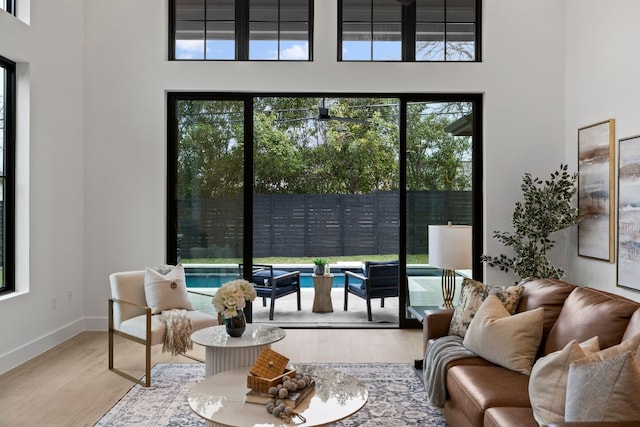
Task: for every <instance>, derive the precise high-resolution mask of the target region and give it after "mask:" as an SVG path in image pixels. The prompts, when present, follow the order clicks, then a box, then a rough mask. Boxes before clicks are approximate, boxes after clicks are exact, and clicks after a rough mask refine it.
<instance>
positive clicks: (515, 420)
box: [484, 407, 538, 427]
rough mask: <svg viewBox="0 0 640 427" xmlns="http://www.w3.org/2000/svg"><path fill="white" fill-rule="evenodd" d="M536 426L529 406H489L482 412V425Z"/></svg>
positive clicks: (498, 426) (495, 426)
mask: <svg viewBox="0 0 640 427" xmlns="http://www.w3.org/2000/svg"><path fill="white" fill-rule="evenodd" d="M513 426H518V427H538V423H537V422H536V421H535V420H534V419H533V411H532V410H531V408H498V407H496V408H489V409H487V411H486V412H485V413H484V427H513Z"/></svg>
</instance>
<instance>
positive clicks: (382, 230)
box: [178, 191, 471, 258]
mask: <svg viewBox="0 0 640 427" xmlns="http://www.w3.org/2000/svg"><path fill="white" fill-rule="evenodd" d="M178 211H179V212H178V221H179V234H180V235H181V236H180V238H179V246H180V254H181V257H182V258H226V257H241V255H242V233H243V209H242V196H241V195H240V196H238V197H235V198H217V199H202V200H198V201H189V202H183V203H182V204H181V205H180V209H179V210H178ZM406 220H407V251H408V253H412V254H420V253H427V252H428V234H427V230H428V226H429V224H446V222H447V221H452V222H453V223H454V224H471V192H470V191H412V192H407V214H406ZM253 223H254V224H253V242H254V243H253V255H254V257H267V256H283V257H318V256H345V255H346V256H348V255H364V254H366V255H371V254H395V253H398V242H399V233H400V200H399V192H397V191H380V192H376V193H373V194H347V195H345V194H255V195H254V209H253Z"/></svg>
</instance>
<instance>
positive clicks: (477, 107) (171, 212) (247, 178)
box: [166, 92, 484, 328]
mask: <svg viewBox="0 0 640 427" xmlns="http://www.w3.org/2000/svg"><path fill="white" fill-rule="evenodd" d="M256 97H362V98H365V97H386V98H397V99H398V100H399V102H400V110H399V112H400V115H399V132H400V134H399V144H400V146H399V153H406V150H407V123H406V120H407V104H408V103H410V102H470V103H472V104H473V122H472V127H473V145H472V193H473V195H472V198H473V201H472V205H473V206H472V211H473V213H472V218H473V248H472V253H473V278H474V279H476V280H482V271H483V270H482V262H481V260H480V259H481V258H480V256H481V254H482V247H483V240H482V236H483V234H484V231H483V214H482V212H483V193H482V190H483V186H482V183H483V179H482V177H483V169H482V164H483V158H482V153H483V150H482V145H483V144H482V117H483V115H482V101H483V97H482V94H426V93H425V94H394V93H342V92H339V93H330V94H327V93H315V92H313V93H262V92H255V93H253V92H252V93H243V94H238V93H226V92H167V185H166V190H167V193H166V195H167V200H166V209H167V211H166V218H167V221H166V262H167V263H172V264H175V263H176V262H177V259H178V254H177V245H178V241H177V204H176V203H175V197H176V191H177V189H176V184H177V168H176V167H175V166H172V165H171V163H172V162H175V159H176V156H177V141H178V135H177V129H178V126H177V124H178V123H177V115H178V108H177V106H178V102H179V101H181V100H215V101H243V102H244V116H245V121H244V153H245V155H244V170H245V173H244V197H243V200H244V212H245V215H244V221H243V254H242V258H243V271H242V274H243V277H251V265H252V262H253V209H254V203H253V188H254V183H253V180H254V176H253V157H254V156H253V152H254V143H253V141H254V132H253V131H254V129H253V126H254V120H253V117H254V111H253V110H254V108H253V100H254V98H256ZM247 153H251V155H247ZM406 167H407V162H406V155H400V156H399V198H400V199H399V201H398V206H399V218H400V221H399V222H400V223H399V228H400V229H399V247H398V255H399V262H400V277H399V279H401V280H400V283H401V284H403V285H402V286H400V297H399V299H400V302H399V313H398V315H399V318H398V319H399V322H398V326H399V328H421V327H422V326H421V324H420V322H419V321H418V320H417V319H415V318H408V315H407V308H408V304H407V302H408V300H409V298H408V297H409V295H408V287H407V286H406V285H407V281H406V280H402V279H403V278H405V279H406V277H407V276H406V264H407V250H406V244H407V238H406V232H407V224H406V215H407V203H406V202H407V201H406V197H407V189H406V182H407V175H406ZM247 171H250V172H247ZM245 313H246V315H247V320H248V321H249V322H251V321H252V307H251V304H248V305H247V307H246V308H245Z"/></svg>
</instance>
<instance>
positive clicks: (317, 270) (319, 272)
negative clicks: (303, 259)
mask: <svg viewBox="0 0 640 427" xmlns="http://www.w3.org/2000/svg"><path fill="white" fill-rule="evenodd" d="M325 267H326V265H316V266H314V267H313V274H315V275H316V276H324V271H325Z"/></svg>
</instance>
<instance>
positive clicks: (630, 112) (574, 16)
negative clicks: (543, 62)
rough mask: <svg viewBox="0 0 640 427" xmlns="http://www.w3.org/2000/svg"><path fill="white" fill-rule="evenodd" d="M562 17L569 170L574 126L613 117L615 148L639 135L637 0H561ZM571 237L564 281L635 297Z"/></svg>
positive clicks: (613, 271)
mask: <svg viewBox="0 0 640 427" xmlns="http://www.w3.org/2000/svg"><path fill="white" fill-rule="evenodd" d="M566 16H567V19H566V28H565V35H566V129H565V139H566V157H567V159H568V162H570V164H572V165H573V166H574V169H575V167H577V166H576V165H577V157H578V154H577V130H578V128H580V127H583V126H587V125H590V124H593V123H597V122H600V121H602V120H607V119H610V118H613V119H615V121H616V123H615V134H616V135H615V137H616V153H617V147H618V143H617V140H618V139H621V138H626V137H630V136H635V135H639V134H640V120H639V118H640V103H639V102H638V101H639V100H640V84H638V82H639V80H638V69H640V55H638V41H640V26H639V25H638V23H637V18H638V16H640V2H637V1H634V0H616V1H607V0H566ZM616 156H617V154H616ZM617 168H618V164H617V158H616V163H615V169H616V171H617ZM616 197H617V190H616ZM613 214H614V215H615V214H616V212H614V213H613ZM575 242H576V237H575V233H574V235H573V245H572V254H571V255H572V256H571V266H570V269H569V271H570V274H569V279H570V280H572V281H574V282H575V283H581V284H584V285H588V286H590V287H594V288H598V289H602V290H605V291H609V292H614V293H617V294H620V295H624V296H626V297H628V298H631V299H634V300H636V301H638V300H640V293H638V292H635V291H630V290H627V289H625V288H619V287H616V264H615V263H608V262H604V261H597V260H592V259H588V258H582V257H578V256H576V252H577V251H576V249H575V248H576V243H575ZM638 280H639V281H640V278H638Z"/></svg>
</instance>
